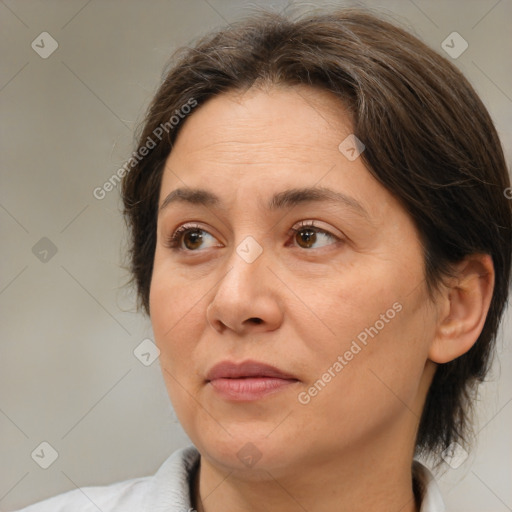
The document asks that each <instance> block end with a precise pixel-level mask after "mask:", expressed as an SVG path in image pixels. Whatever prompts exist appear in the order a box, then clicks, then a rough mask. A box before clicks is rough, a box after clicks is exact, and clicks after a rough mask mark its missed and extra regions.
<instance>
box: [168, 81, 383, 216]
mask: <svg viewBox="0 0 512 512" xmlns="http://www.w3.org/2000/svg"><path fill="white" fill-rule="evenodd" d="M351 133H352V123H351V119H350V117H349V115H348V114H347V111H346V108H345V107H344V105H343V104H342V102H341V101H340V100H339V99H338V98H336V97H335V96H334V95H333V94H332V93H330V92H328V91H323V90H319V89H314V88H309V87H305V86H300V87H273V88H270V89H264V90H263V89H259V88H253V89H249V90H248V91H245V92H240V91H234V92H229V93H223V94H221V95H218V96H215V97H214V98H212V99H210V100H209V101H207V102H206V103H205V104H204V105H202V106H201V107H199V108H198V109H196V110H195V111H194V113H193V114H192V115H190V116H189V118H187V120H186V121H185V123H184V125H183V126H182V127H181V131H180V133H179V135H178V137H177V139H176V141H175V144H174V147H173V150H172V151H171V153H170V155H169V157H168V159H167V162H166V167H165V170H164V175H163V181H162V187H161V197H160V203H162V202H163V201H164V199H165V197H166V196H167V195H168V194H169V193H170V192H171V190H173V189H177V188H184V187H185V188H186V187H191V188H204V187H205V186H206V185H208V186H209V188H210V189H212V191H213V192H214V193H215V194H216V195H217V196H219V197H221V198H223V200H224V202H225V203H230V202H233V201H234V200H235V196H236V197H243V198H244V200H245V201H254V200H258V201H260V200H262V198H266V200H267V199H270V198H271V196H273V195H275V193H276V192H279V191H282V190H285V189H290V188H293V187H308V188H311V187H315V186H318V187H328V188H331V189H334V190H337V191H338V192H340V193H344V194H347V195H349V196H351V197H353V198H354V199H355V200H357V201H358V202H359V203H361V204H362V205H363V207H364V208H365V210H367V211H369V212H372V211H373V214H374V215H381V214H382V213H383V211H382V210H383V208H386V207H387V206H389V205H390V201H392V199H391V197H390V195H389V194H388V193H387V191H386V190H385V189H384V188H383V187H382V186H381V185H380V184H379V183H378V182H377V181H376V180H375V179H374V178H373V176H372V175H371V174H370V173H369V172H368V170H367V169H366V167H365V165H364V163H363V160H362V159H361V158H357V159H355V160H353V161H351V160H349V159H348V158H347V157H346V156H345V155H344V154H343V153H342V152H341V151H340V149H339V145H340V143H342V142H343V141H344V140H345V139H346V138H347V137H349V136H351ZM256 198H258V199H256ZM376 199H378V201H376Z"/></svg>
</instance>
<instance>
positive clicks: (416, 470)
mask: <svg viewBox="0 0 512 512" xmlns="http://www.w3.org/2000/svg"><path fill="white" fill-rule="evenodd" d="M198 464H199V452H198V451H197V449H196V448H195V447H194V446H188V447H187V448H182V449H181V450H177V451H176V452H174V453H173V454H172V455H171V456H170V457H169V458H168V459H167V460H166V461H165V462H164V463H163V464H162V466H161V467H160V469H159V470H158V471H157V472H156V473H155V474H154V475H153V476H148V477H140V478H133V479H131V480H125V481H123V482H118V483H115V484H111V485H106V486H100V487H82V488H80V489H75V490H73V491H69V492H66V493H64V494H60V495H58V496H55V497H53V498H49V499H47V500H44V501H41V502H39V503H35V504H34V505H30V506H28V507H26V508H24V509H22V510H19V511H18V512H71V511H72V512H98V510H101V511H102V512H194V509H193V508H192V504H191V503H192V502H191V497H190V481H191V479H192V477H193V475H194V474H195V471H196V469H197V466H198ZM413 476H414V478H415V480H416V481H417V483H418V487H419V489H420V494H421V498H422V499H421V508H420V512H444V510H445V507H444V504H443V500H442V497H441V493H440V491H439V488H438V486H437V484H436V482H435V480H434V477H433V476H432V473H430V471H429V470H428V469H427V468H426V467H425V466H423V465H422V464H421V463H420V462H418V461H414V463H413Z"/></svg>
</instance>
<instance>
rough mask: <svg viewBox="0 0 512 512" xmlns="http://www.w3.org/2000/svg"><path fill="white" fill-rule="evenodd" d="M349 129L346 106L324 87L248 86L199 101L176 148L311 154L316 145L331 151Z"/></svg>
mask: <svg viewBox="0 0 512 512" xmlns="http://www.w3.org/2000/svg"><path fill="white" fill-rule="evenodd" d="M351 131H352V123H351V120H350V118H349V116H348V114H347V111H346V109H345V107H344V106H343V104H342V103H341V101H340V100H339V99H338V98H336V97H335V96H334V95H333V94H332V93H330V92H328V91H324V90H321V89H314V88H310V87H306V86H296V87H284V86H275V87H271V88H265V89H262V88H259V87H258V88H256V87H253V88H251V89H249V90H247V91H231V92H227V93H223V94H220V95H218V96H215V97H213V98H212V99H210V100H209V101H207V102H206V103H205V104H204V105H202V106H201V107H199V108H198V109H197V110H196V111H195V112H194V113H193V114H192V115H191V116H190V117H189V118H188V119H187V120H186V122H185V125H184V126H183V127H182V130H181V132H180V134H179V135H178V138H177V141H176V142H175V148H180V147H184V148H186V150H187V151H192V152H196V151H201V152H202V153H204V154H208V153H211V154H214V153H219V154H222V153H223V152H227V153H228V155H226V156H230V157H232V158H236V157H237V156H241V153H242V152H244V153H246V154H251V156H253V157H254V156H257V155H258V154H261V156H264V155H266V154H267V155H268V153H269V151H272V154H276V156H277V155H279V156H280V157H286V156H288V157H290V158H292V157H294V156H295V157H296V158H304V157H307V155H308V154H309V155H310V156H311V158H312V159H313V158H318V156H319V155H318V153H319V151H318V150H320V149H322V150H323V151H324V152H325V151H327V152H330V153H331V154H332V155H336V154H337V153H338V145H339V143H340V142H341V140H343V139H344V138H345V137H346V136H347V135H349V134H350V133H351ZM291 148H293V151H294V153H290V149H291ZM301 148H302V150H300V149H301ZM287 152H288V154H286V153H287Z"/></svg>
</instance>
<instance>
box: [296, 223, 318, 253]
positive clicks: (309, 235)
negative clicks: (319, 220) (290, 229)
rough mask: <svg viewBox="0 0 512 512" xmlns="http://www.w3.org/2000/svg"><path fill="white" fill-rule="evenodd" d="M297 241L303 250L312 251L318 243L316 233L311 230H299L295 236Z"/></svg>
mask: <svg viewBox="0 0 512 512" xmlns="http://www.w3.org/2000/svg"><path fill="white" fill-rule="evenodd" d="M295 240H297V243H298V244H299V246H300V247H302V248H303V249H310V248H311V246H312V245H314V244H315V242H316V231H315V230H313V229H311V228H306V229H299V230H297V232H296V234H295Z"/></svg>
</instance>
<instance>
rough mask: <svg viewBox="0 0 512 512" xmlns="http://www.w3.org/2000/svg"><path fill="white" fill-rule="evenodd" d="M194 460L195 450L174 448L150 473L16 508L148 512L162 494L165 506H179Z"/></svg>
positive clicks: (183, 503)
mask: <svg viewBox="0 0 512 512" xmlns="http://www.w3.org/2000/svg"><path fill="white" fill-rule="evenodd" d="M198 462H199V452H198V451H197V450H196V449H195V447H193V446H189V447H187V448H182V449H180V450H177V451H176V452H174V453H173V454H172V455H171V456H170V457H169V458H168V459H167V460H166V461H165V462H164V463H163V464H162V466H161V467H160V468H159V470H158V471H157V472H156V473H155V474H154V475H153V476H145V477H139V478H133V479H131V480H125V481H123V482H117V483H114V484H110V485H105V486H96V487H81V488H78V489H74V490H72V491H68V492H66V493H64V494H59V495H58V496H54V497H52V498H49V499H46V500H44V501H40V502H39V503H35V504H33V505H29V506H28V507H26V508H23V509H21V510H19V511H17V512H69V510H73V512H98V510H101V511H102V512H121V511H122V512H130V511H133V512H135V511H137V512H142V511H146V510H147V511H148V512H149V511H151V510H152V509H153V506H154V504H156V503H155V500H161V499H162V498H163V499H164V500H165V503H166V505H168V506H169V507H170V508H169V510H183V508H181V507H184V506H187V505H189V502H190V493H189V488H190V480H191V478H192V476H193V473H194V470H195V468H196V467H197V464H198ZM159 504H160V502H159ZM175 507H178V508H175ZM185 510H186V508H185Z"/></svg>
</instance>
